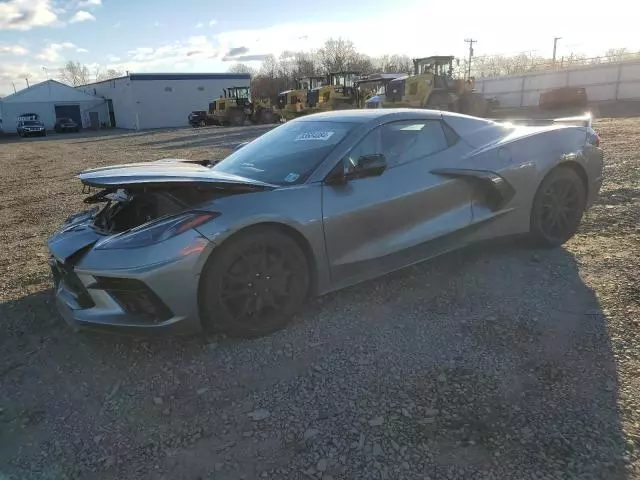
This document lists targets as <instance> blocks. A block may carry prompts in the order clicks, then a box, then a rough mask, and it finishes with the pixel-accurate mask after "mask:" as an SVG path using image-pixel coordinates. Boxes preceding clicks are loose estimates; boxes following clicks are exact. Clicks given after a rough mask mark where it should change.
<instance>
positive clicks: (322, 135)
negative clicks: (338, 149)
mask: <svg viewBox="0 0 640 480" xmlns="http://www.w3.org/2000/svg"><path fill="white" fill-rule="evenodd" d="M334 133H335V132H327V131H324V132H323V131H320V132H304V133H301V134H300V135H298V136H297V137H296V138H294V139H293V141H294V142H303V141H306V140H321V141H327V140H329V139H330V138H331V136H332V135H333V134H334Z"/></svg>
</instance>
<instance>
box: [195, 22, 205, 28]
mask: <svg viewBox="0 0 640 480" xmlns="http://www.w3.org/2000/svg"><path fill="white" fill-rule="evenodd" d="M202 27H204V24H203V23H202V22H200V23H197V24H196V28H202Z"/></svg>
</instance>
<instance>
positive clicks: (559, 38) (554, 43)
mask: <svg viewBox="0 0 640 480" xmlns="http://www.w3.org/2000/svg"><path fill="white" fill-rule="evenodd" d="M561 39H562V37H555V38H554V39H553V68H554V69H555V68H556V50H557V49H558V40H561Z"/></svg>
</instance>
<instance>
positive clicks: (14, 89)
mask: <svg viewBox="0 0 640 480" xmlns="http://www.w3.org/2000/svg"><path fill="white" fill-rule="evenodd" d="M11 85H13V93H16V84H15V83H13V82H11Z"/></svg>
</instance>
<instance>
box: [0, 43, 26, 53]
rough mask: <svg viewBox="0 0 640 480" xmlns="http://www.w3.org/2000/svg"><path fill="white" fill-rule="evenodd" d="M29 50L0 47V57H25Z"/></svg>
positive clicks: (8, 46) (16, 46)
mask: <svg viewBox="0 0 640 480" xmlns="http://www.w3.org/2000/svg"><path fill="white" fill-rule="evenodd" d="M28 53H29V50H27V49H26V48H24V47H23V46H21V45H0V55H26V54H28Z"/></svg>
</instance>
